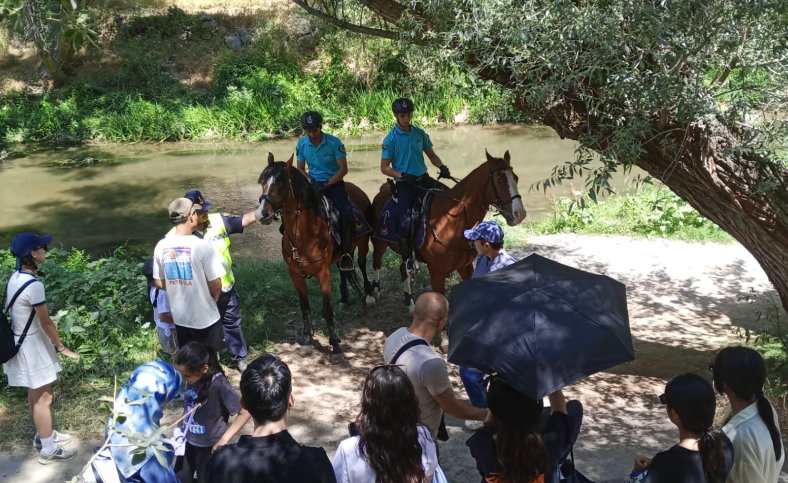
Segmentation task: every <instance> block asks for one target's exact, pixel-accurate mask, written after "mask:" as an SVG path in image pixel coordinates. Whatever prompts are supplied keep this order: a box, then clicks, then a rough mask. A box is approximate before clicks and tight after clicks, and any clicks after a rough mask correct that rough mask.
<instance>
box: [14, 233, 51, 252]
mask: <svg viewBox="0 0 788 483" xmlns="http://www.w3.org/2000/svg"><path fill="white" fill-rule="evenodd" d="M51 241H52V237H51V236H49V235H45V236H39V235H36V234H35V233H30V232H25V233H20V234H18V235H17V236H15V237H14V238H13V239H12V240H11V247H10V248H11V254H13V255H14V256H15V257H17V258H22V257H26V256H28V255H30V253H31V252H32V251H33V250H35V249H36V248H38V247H43V246H47V245H49V243H50V242H51Z"/></svg>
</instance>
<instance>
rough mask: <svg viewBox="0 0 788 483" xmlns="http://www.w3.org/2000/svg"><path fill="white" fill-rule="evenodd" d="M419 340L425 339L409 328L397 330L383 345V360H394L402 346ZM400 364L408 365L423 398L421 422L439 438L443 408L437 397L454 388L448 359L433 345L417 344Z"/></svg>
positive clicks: (414, 383) (415, 388)
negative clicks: (440, 354)
mask: <svg viewBox="0 0 788 483" xmlns="http://www.w3.org/2000/svg"><path fill="white" fill-rule="evenodd" d="M415 339H422V340H423V338H421V337H419V336H417V335H414V334H411V333H410V332H408V329H407V327H401V328H399V329H397V330H396V331H394V332H393V333H392V334H391V335H390V336H389V338H388V339H386V343H385V344H384V345H383V360H385V361H386V362H390V361H391V359H393V358H394V356H395V355H396V354H397V351H398V350H399V349H400V348H401V347H402V346H404V345H405V344H407V343H408V342H410V341H412V340H415ZM397 364H398V365H401V366H404V367H403V370H404V371H405V374H407V375H408V379H410V382H411V383H412V384H413V389H414V390H415V392H416V397H417V398H418V400H419V410H420V411H421V424H423V425H425V426H427V427H428V428H429V429H430V432H431V433H432V438H433V439H435V438H436V437H437V435H438V427H439V426H440V423H441V416H443V410H442V409H441V407H440V405H439V404H438V402H437V401H436V400H435V398H434V397H433V396H437V395H438V394H441V393H443V392H445V391H446V390H447V389H450V388H451V383H450V382H449V371H448V369H447V368H446V362H445V361H444V360H443V358H442V357H441V356H439V355H438V354H437V353H436V352H435V350H434V349H433V348H432V346H429V345H417V346H415V347H411V348H410V349H408V350H406V351H405V352H404V353H403V354H402V355H401V356H399V359H397Z"/></svg>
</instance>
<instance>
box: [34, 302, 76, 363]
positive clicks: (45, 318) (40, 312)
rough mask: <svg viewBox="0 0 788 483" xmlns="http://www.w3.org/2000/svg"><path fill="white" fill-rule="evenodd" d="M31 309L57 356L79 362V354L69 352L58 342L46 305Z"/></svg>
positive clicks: (55, 328) (58, 338)
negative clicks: (34, 312) (60, 355)
mask: <svg viewBox="0 0 788 483" xmlns="http://www.w3.org/2000/svg"><path fill="white" fill-rule="evenodd" d="M33 309H34V310H35V311H36V315H37V316H38V320H39V321H41V328H42V329H43V330H44V333H45V334H46V335H47V336H48V337H49V340H51V341H52V345H54V346H55V350H56V351H57V352H58V354H63V355H64V356H66V357H70V358H71V359H75V360H79V354H76V353H74V352H72V351H71V350H69V349H68V348H67V347H66V346H65V344H63V341H61V340H60V336H59V335H58V333H57V327H56V326H55V322H54V321H53V320H52V317H50V316H49V307H47V304H38V305H36V306H35V307H33Z"/></svg>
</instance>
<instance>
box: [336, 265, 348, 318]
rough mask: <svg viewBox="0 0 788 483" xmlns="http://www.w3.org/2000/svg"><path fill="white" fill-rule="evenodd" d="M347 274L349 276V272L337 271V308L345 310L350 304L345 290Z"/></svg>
mask: <svg viewBox="0 0 788 483" xmlns="http://www.w3.org/2000/svg"><path fill="white" fill-rule="evenodd" d="M348 276H350V272H345V271H342V270H340V271H339V302H337V310H345V309H346V308H347V307H348V305H350V301H349V300H348V292H347V279H348Z"/></svg>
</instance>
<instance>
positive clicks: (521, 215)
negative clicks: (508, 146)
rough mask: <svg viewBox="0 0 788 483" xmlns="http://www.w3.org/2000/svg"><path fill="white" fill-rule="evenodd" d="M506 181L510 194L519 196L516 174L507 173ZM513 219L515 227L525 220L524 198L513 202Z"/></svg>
mask: <svg viewBox="0 0 788 483" xmlns="http://www.w3.org/2000/svg"><path fill="white" fill-rule="evenodd" d="M506 181H507V182H508V183H509V194H510V195H511V196H517V195H519V194H520V192H519V191H518V189H517V181H516V180H515V179H514V173H512V172H511V171H506ZM512 217H513V218H514V219H513V220H512V221H513V225H518V224H519V223H520V222H521V221H523V220H524V219H525V206H524V205H523V199H522V197H518V198H517V199H516V200H512Z"/></svg>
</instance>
